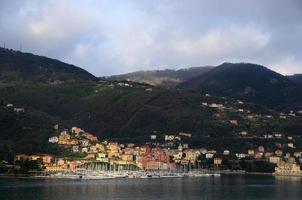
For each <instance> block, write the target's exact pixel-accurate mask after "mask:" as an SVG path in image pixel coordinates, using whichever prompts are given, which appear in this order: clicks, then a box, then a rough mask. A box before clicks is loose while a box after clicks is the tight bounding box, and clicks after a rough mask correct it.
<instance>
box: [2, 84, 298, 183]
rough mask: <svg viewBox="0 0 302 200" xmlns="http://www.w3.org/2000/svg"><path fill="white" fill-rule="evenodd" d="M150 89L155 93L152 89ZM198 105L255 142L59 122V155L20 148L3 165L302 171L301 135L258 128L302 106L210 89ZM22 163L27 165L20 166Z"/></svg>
mask: <svg viewBox="0 0 302 200" xmlns="http://www.w3.org/2000/svg"><path fill="white" fill-rule="evenodd" d="M115 84H116V87H131V85H130V84H126V83H124V82H117V83H115ZM108 87H113V86H112V84H111V85H109V86H108ZM146 91H148V92H152V90H151V89H148V90H146ZM4 109H6V110H8V111H11V112H13V113H15V114H16V115H18V116H20V115H23V114H25V113H26V112H27V110H26V108H24V107H22V106H15V105H13V104H11V103H8V104H6V105H5V106H4ZM199 109H201V110H203V112H205V113H209V116H210V117H211V118H210V120H213V121H214V122H215V123H221V124H224V125H225V126H229V127H231V128H232V129H233V131H232V132H231V133H230V134H231V137H232V138H233V139H236V140H243V141H244V140H245V141H254V142H253V143H252V145H250V146H251V147H250V148H247V147H244V148H240V149H236V148H232V147H233V146H234V145H232V144H230V145H227V144H225V143H223V144H221V146H219V145H217V144H215V145H214V146H216V147H217V146H219V147H217V148H215V147H209V146H207V147H203V146H201V145H197V146H196V145H194V142H192V141H194V140H193V139H192V138H195V141H196V138H197V139H198V141H202V140H205V141H206V140H208V139H211V138H213V137H215V136H212V135H208V136H205V137H200V136H199V137H196V136H195V133H193V132H188V131H178V132H174V133H168V134H167V133H158V132H157V131H153V132H151V133H150V134H149V135H148V136H147V138H146V139H145V141H143V142H140V143H122V142H119V141H117V140H112V139H106V138H100V137H97V136H96V135H95V134H91V133H90V132H88V131H86V130H84V129H82V128H80V127H76V126H74V127H71V128H70V129H64V128H59V125H58V124H55V125H54V127H53V133H54V134H53V135H52V136H51V137H49V138H48V141H47V144H48V145H50V146H53V147H54V148H60V151H62V153H61V154H59V155H58V154H50V153H40V154H22V153H21V154H20V153H17V154H16V155H15V156H14V162H13V163H7V162H6V161H2V163H1V165H2V168H5V169H6V172H7V171H9V172H10V173H16V172H17V173H26V174H31V175H34V176H37V175H41V176H43V177H57V178H58V177H74V175H75V174H76V177H78V176H77V175H78V174H80V175H81V176H83V175H87V174H90V175H91V174H94V175H93V176H89V177H90V178H104V177H106V178H108V177H111V178H112V177H120V176H121V177H128V176H129V175H130V176H134V177H145V176H146V175H147V174H150V173H151V172H152V173H153V175H156V176H158V173H168V174H169V175H167V174H166V176H169V177H171V176H176V177H180V176H185V175H186V176H203V175H208V174H221V173H227V174H242V173H267V174H274V175H286V176H302V170H301V169H300V166H301V164H302V151H300V148H298V147H299V146H300V143H299V141H300V136H299V135H290V134H288V133H283V132H279V131H266V132H261V131H262V129H259V127H260V126H262V124H266V125H267V126H270V125H269V123H275V122H276V121H277V122H278V123H283V122H287V121H294V120H299V119H300V115H301V113H302V112H301V111H290V112H286V113H285V112H280V113H278V112H272V113H269V112H264V113H259V112H258V113H257V112H256V111H255V110H253V109H255V108H254V107H253V106H251V105H249V104H247V103H245V102H243V101H240V100H236V99H226V98H224V97H216V96H212V95H210V94H207V93H206V94H201V101H200V105H199ZM234 130H235V131H234ZM257 140H258V141H261V143H259V142H257ZM257 143H259V144H258V145H257ZM241 149H244V150H241ZM27 165H29V166H27ZM3 166H4V167H3ZM24 168H26V170H22V169H24ZM117 174H118V175H117Z"/></svg>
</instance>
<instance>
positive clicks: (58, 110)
mask: <svg viewBox="0 0 302 200" xmlns="http://www.w3.org/2000/svg"><path fill="white" fill-rule="evenodd" d="M37 66H44V67H42V68H40V67H37ZM41 69H47V70H42V71H41ZM0 77H1V79H0V102H1V105H0V128H1V133H0V156H1V157H6V158H7V157H10V156H12V155H14V154H15V153H20V152H22V153H32V152H40V153H43V152H51V153H58V152H61V151H62V149H58V147H55V146H50V145H49V144H48V140H47V139H48V137H50V136H52V135H56V134H57V132H58V131H60V130H62V129H64V128H71V126H79V127H82V128H84V129H85V130H86V131H88V132H91V133H93V134H95V135H97V136H98V137H99V138H101V139H112V140H118V141H121V142H137V143H142V142H145V141H146V140H148V137H149V135H150V133H156V134H158V135H159V136H163V135H165V134H176V133H178V132H181V131H184V132H190V133H192V134H193V136H192V138H188V139H186V141H185V142H188V143H190V144H191V146H195V147H200V146H203V147H208V148H215V149H223V148H228V149H230V150H234V151H239V150H246V149H248V148H253V147H256V146H257V145H262V144H266V146H270V147H271V149H273V148H274V145H275V143H276V142H286V141H276V140H265V139H263V138H261V137H262V136H263V134H268V133H271V134H273V133H283V134H285V135H300V134H301V133H302V121H301V118H300V117H289V118H288V119H280V118H279V112H276V111H274V110H269V109H266V108H265V107H262V106H257V105H255V104H247V103H245V104H239V103H238V101H237V100H236V99H232V98H223V97H215V96H207V95H206V94H205V93H203V92H199V91H187V90H166V89H161V88H157V87H153V86H150V85H147V84H140V83H135V82H129V81H109V80H97V79H95V78H94V76H92V75H90V74H89V73H88V72H86V71H84V70H82V69H79V68H76V67H73V66H71V65H68V64H64V63H61V62H59V61H55V60H52V59H48V58H45V57H36V56H34V55H31V54H23V53H20V52H14V51H10V50H3V49H1V50H0ZM282 81H283V79H282ZM284 81H285V82H286V84H291V82H287V80H284ZM202 102H207V103H208V104H212V103H216V104H223V105H224V106H225V107H226V108H225V109H222V110H218V109H213V108H209V107H204V106H201V103H202ZM8 104H13V105H12V107H10V106H8ZM14 108H24V112H16V111H15V110H14ZM239 109H243V110H244V112H239V111H238V110H239ZM247 115H253V116H254V118H253V119H250V120H247V119H246V117H247ZM267 115H270V116H272V117H271V118H267V117H266V116H267ZM231 119H236V120H238V122H239V124H238V126H234V125H232V124H230V122H229V121H230V120H231ZM55 124H59V130H55V129H54V125H55ZM241 131H247V132H248V133H249V135H248V136H247V137H241V136H239V133H240V132H241ZM298 140H299V139H297V141H296V142H297V143H300V141H298Z"/></svg>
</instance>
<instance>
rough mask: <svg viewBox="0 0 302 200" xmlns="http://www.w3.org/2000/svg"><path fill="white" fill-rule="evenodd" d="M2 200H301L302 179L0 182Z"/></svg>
mask: <svg viewBox="0 0 302 200" xmlns="http://www.w3.org/2000/svg"><path fill="white" fill-rule="evenodd" d="M0 199H1V200H6V199H9V200H14V199H18V200H36V199H37V200H40V199H42V200H44V199H45V200H46V199H55V200H67V199H68V200H84V199H85V200H95V199H101V200H103V199H121V200H130V199H131V200H132V199H139V200H144V199H156V200H157V199H163V200H171V199H185V200H193V199H194V200H195V199H232V200H233V199H257V200H258V199H268V200H269V199H274V200H279V199H280V200H284V199H286V200H291V199H302V178H293V177H272V176H221V177H200V178H174V179H118V180H91V181H88V180H53V179H52V180H50V179H46V180H44V179H15V178H1V179H0Z"/></svg>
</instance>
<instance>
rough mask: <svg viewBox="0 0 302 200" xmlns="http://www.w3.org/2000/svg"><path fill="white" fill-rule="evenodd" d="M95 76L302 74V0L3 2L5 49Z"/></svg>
mask: <svg viewBox="0 0 302 200" xmlns="http://www.w3.org/2000/svg"><path fill="white" fill-rule="evenodd" d="M4 43H5V46H6V47H7V48H12V49H15V50H20V49H21V50H22V51H24V52H31V53H34V54H38V55H44V56H47V57H51V58H56V59H59V60H62V61H64V62H67V63H71V64H74V65H77V66H79V67H82V68H84V69H86V70H87V71H89V72H90V73H92V74H94V75H96V76H106V75H113V74H122V73H127V72H133V71H137V70H154V69H156V70H160V69H166V68H171V69H179V68H186V67H192V66H208V65H211V66H216V65H219V64H221V63H223V62H252V63H257V64H262V65H265V66H267V67H269V68H270V69H272V70H275V71H277V72H279V73H282V74H284V75H288V74H295V73H302V1H301V0H119V1H118V0H85V1H82V0H48V1H46V0H45V1H41V0H23V1H19V0H15V1H14V0H0V45H1V46H4Z"/></svg>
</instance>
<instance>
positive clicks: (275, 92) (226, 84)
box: [178, 63, 302, 109]
mask: <svg viewBox="0 0 302 200" xmlns="http://www.w3.org/2000/svg"><path fill="white" fill-rule="evenodd" d="M178 87H179V88H182V89H193V90H203V91H206V92H209V93H211V94H215V95H219V96H228V97H234V98H239V99H242V100H245V101H249V102H254V103H257V104H262V105H264V106H267V107H270V108H277V109H289V108H301V107H302V87H301V86H299V85H297V84H296V83H294V82H293V81H291V80H289V79H288V78H287V77H285V76H282V75H281V74H278V73H276V72H274V71H271V70H269V69H267V68H265V67H263V66H261V65H255V64H249V63H237V64H233V63H224V64H222V65H220V66H218V67H216V68H214V69H213V70H211V71H210V72H208V73H205V74H203V75H200V76H197V77H194V78H192V79H191V80H188V81H186V82H183V83H181V84H180V85H179V86H178Z"/></svg>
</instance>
